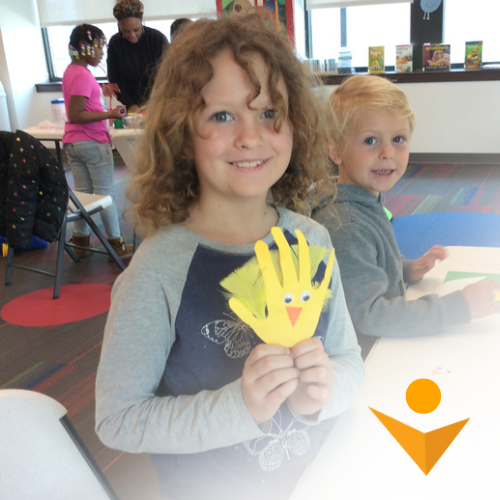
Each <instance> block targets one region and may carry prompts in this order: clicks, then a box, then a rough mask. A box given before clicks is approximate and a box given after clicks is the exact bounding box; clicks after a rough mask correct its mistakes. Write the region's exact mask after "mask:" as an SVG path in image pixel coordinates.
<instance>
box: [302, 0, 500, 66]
mask: <svg viewBox="0 0 500 500" xmlns="http://www.w3.org/2000/svg"><path fill="white" fill-rule="evenodd" d="M443 2H444V14H443V16H444V22H443V24H444V26H443V33H442V39H441V40H429V42H430V43H440V42H442V43H449V44H450V45H451V62H452V64H453V63H455V64H457V65H458V67H460V66H461V65H463V63H464V57H465V42H466V41H473V40H482V41H483V62H487V63H488V62H489V63H492V62H496V61H500V30H499V29H498V20H497V16H495V4H494V2H492V0H474V2H471V1H470V0H443ZM413 5H416V3H415V4H413ZM411 12H412V8H411V4H409V3H408V4H385V5H374V6H357V7H347V8H339V7H337V8H324V9H312V10H310V11H309V14H310V26H311V50H310V54H309V56H310V57H311V58H313V59H329V58H337V56H338V52H339V50H340V48H341V47H347V48H348V49H350V50H351V52H352V58H353V59H352V65H353V66H354V67H357V68H361V70H366V66H367V63H368V47H369V46H377V45H383V46H384V47H385V63H386V67H390V66H393V65H394V62H393V61H394V60H395V46H396V45H399V44H405V43H410V42H411V40H410V36H411V21H412V19H411ZM413 12H415V14H414V15H418V16H419V15H421V16H422V18H423V14H424V13H423V11H422V10H421V8H420V7H419V6H418V7H417V8H414V9H413ZM432 15H433V14H432V13H431V14H430V16H432Z"/></svg>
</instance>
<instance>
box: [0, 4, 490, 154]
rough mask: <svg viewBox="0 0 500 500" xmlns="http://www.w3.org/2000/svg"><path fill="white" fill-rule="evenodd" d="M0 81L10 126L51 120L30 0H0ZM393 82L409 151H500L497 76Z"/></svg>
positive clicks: (37, 28) (53, 95)
mask: <svg viewBox="0 0 500 500" xmlns="http://www.w3.org/2000/svg"><path fill="white" fill-rule="evenodd" d="M0 81H2V83H3V85H4V87H5V92H6V94H7V104H8V108H9V115H10V121H11V128H12V129H13V130H15V129H16V128H26V127H29V126H32V125H37V124H38V123H40V122H42V121H43V120H52V114H51V106H50V101H51V100H52V99H55V98H58V97H62V94H61V93H60V92H55V93H37V92H36V89H35V83H40V82H44V81H47V69H46V65H45V55H44V52H43V44H42V38H41V31H40V26H39V21H38V13H37V10H36V6H35V1H34V0H0ZM399 86H400V87H401V89H403V90H404V91H405V92H406V94H407V95H408V98H409V100H410V103H411V104H412V106H413V108H414V110H415V115H416V128H415V133H414V135H413V139H412V147H411V151H412V153H476V154H477V153H488V154H500V81H485V82H452V83H443V82H437V83H405V84H399ZM333 88H335V87H334V86H328V87H326V89H325V90H326V92H328V93H329V92H331V91H332V90H333Z"/></svg>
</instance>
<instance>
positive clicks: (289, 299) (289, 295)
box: [283, 293, 293, 304]
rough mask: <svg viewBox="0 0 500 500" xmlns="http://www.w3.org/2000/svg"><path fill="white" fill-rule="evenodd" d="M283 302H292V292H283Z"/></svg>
mask: <svg viewBox="0 0 500 500" xmlns="http://www.w3.org/2000/svg"><path fill="white" fill-rule="evenodd" d="M283 302H284V303H285V304H291V303H292V302H293V293H285V295H283Z"/></svg>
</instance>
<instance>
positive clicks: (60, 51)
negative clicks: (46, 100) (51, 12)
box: [44, 19, 174, 81]
mask: <svg viewBox="0 0 500 500" xmlns="http://www.w3.org/2000/svg"><path fill="white" fill-rule="evenodd" d="M173 22H174V20H173V19H169V20H165V21H147V22H144V24H145V25H146V26H149V27H150V28H154V29H157V30H158V31H161V32H162V33H163V34H164V35H165V36H166V37H167V38H168V39H170V25H171V24H172V23H173ZM95 26H97V27H99V28H100V29H101V30H102V31H103V32H104V34H105V35H106V39H107V40H108V41H109V40H110V38H111V37H112V36H113V35H114V34H115V33H118V27H117V23H116V22H114V23H101V24H95ZM73 28H74V26H49V27H47V28H44V29H45V30H47V31H46V33H47V41H48V47H47V54H48V57H50V61H51V63H52V74H51V75H50V79H51V81H57V80H60V79H61V78H62V76H63V74H64V70H65V69H66V67H67V66H68V64H69V63H70V62H71V59H70V57H69V54H68V43H69V37H70V35H71V32H72V31H73ZM89 70H90V71H91V72H92V74H93V75H94V76H95V77H96V78H99V79H101V78H106V72H107V70H106V52H105V53H104V57H103V58H102V61H101V64H100V65H99V66H98V67H96V68H93V67H91V66H89Z"/></svg>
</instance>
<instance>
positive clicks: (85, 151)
mask: <svg viewBox="0 0 500 500" xmlns="http://www.w3.org/2000/svg"><path fill="white" fill-rule="evenodd" d="M64 150H65V151H66V154H67V155H68V160H69V164H70V167H71V171H72V172H73V180H74V184H75V191H81V192H83V193H91V194H101V195H102V194H109V195H111V198H113V204H112V205H110V206H109V207H107V208H105V209H104V210H101V211H100V212H99V213H100V215H101V219H102V223H103V225H104V231H105V232H106V236H107V237H108V238H119V237H120V234H121V233H120V222H119V218H118V210H117V208H116V205H115V203H114V162H113V152H112V151H111V146H110V145H109V144H108V143H104V144H100V143H99V142H97V141H81V142H73V143H69V144H66V145H65V146H64ZM74 224H75V227H74V231H75V235H77V236H87V235H89V234H90V227H89V225H88V224H87V223H86V222H85V221H84V220H77V221H75V222H74Z"/></svg>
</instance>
